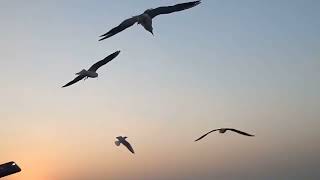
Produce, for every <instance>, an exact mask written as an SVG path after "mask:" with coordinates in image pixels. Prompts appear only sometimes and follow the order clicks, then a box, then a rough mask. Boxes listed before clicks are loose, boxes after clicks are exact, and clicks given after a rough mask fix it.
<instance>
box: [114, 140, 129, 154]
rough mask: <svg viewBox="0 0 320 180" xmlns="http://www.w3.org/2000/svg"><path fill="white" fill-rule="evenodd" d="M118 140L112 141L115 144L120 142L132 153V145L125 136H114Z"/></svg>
mask: <svg viewBox="0 0 320 180" xmlns="http://www.w3.org/2000/svg"><path fill="white" fill-rule="evenodd" d="M116 138H117V139H118V140H117V141H115V142H114V143H115V144H116V145H117V146H120V144H121V143H122V144H123V145H124V146H125V147H127V148H128V149H129V151H130V152H132V153H133V154H134V150H133V148H132V146H131V145H130V143H129V142H128V141H127V140H126V139H127V137H122V136H118V137H116Z"/></svg>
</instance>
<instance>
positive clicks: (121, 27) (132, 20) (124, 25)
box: [99, 16, 138, 41]
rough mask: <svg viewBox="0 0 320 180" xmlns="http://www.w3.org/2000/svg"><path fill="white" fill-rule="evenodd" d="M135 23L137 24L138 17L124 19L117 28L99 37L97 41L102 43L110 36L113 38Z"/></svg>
mask: <svg viewBox="0 0 320 180" xmlns="http://www.w3.org/2000/svg"><path fill="white" fill-rule="evenodd" d="M136 22H138V17H137V16H133V17H132V18H129V19H126V20H124V21H123V22H122V23H120V25H119V26H117V27H115V28H113V29H111V30H110V31H108V32H107V33H105V34H103V35H101V36H100V37H101V39H99V41H102V40H104V39H107V38H109V37H111V36H114V35H116V34H118V33H119V32H121V31H123V30H125V29H127V28H128V27H130V26H132V25H134V24H135V23H136Z"/></svg>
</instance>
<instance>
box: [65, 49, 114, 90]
mask: <svg viewBox="0 0 320 180" xmlns="http://www.w3.org/2000/svg"><path fill="white" fill-rule="evenodd" d="M119 53H120V51H116V52H114V53H112V54H110V55H109V56H107V57H106V58H104V59H102V60H101V61H98V62H96V63H95V64H93V65H92V66H91V67H90V68H89V69H88V70H85V69H82V70H81V71H80V72H78V73H75V74H76V75H77V77H76V78H74V79H73V80H72V81H70V82H69V83H67V84H66V85H64V86H62V87H67V86H70V85H72V84H74V83H76V82H78V81H80V80H81V79H84V80H86V79H88V78H96V77H98V73H97V72H96V71H97V70H98V69H99V68H100V67H101V66H103V65H105V64H107V63H108V62H110V61H111V60H113V59H114V58H116V57H117V56H118V55H119Z"/></svg>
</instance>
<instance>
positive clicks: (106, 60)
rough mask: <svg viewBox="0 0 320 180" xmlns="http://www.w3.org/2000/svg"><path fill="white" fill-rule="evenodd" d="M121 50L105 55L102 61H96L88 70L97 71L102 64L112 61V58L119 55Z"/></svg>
mask: <svg viewBox="0 0 320 180" xmlns="http://www.w3.org/2000/svg"><path fill="white" fill-rule="evenodd" d="M119 53H120V51H116V52H114V53H112V54H110V55H109V56H107V57H105V58H104V59H102V60H101V61H98V62H96V63H95V64H94V65H92V66H91V67H90V68H89V69H88V71H91V72H96V71H97V70H98V69H99V68H100V67H101V66H103V65H105V64H107V63H108V62H110V61H111V60H112V59H114V58H115V57H117V56H118V55H119Z"/></svg>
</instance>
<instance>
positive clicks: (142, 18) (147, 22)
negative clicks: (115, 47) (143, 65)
mask: <svg viewBox="0 0 320 180" xmlns="http://www.w3.org/2000/svg"><path fill="white" fill-rule="evenodd" d="M200 3H201V0H199V1H192V2H186V3H181V4H176V5H174V6H163V7H158V8H155V9H148V10H146V11H144V13H142V14H140V15H138V16H133V17H131V18H129V19H126V20H124V21H123V22H122V23H120V25H118V26H117V27H115V28H113V29H111V30H110V31H109V32H107V33H105V34H103V35H101V36H100V37H101V39H100V40H99V41H102V40H104V39H107V38H109V37H111V36H114V35H115V34H118V33H119V32H121V31H123V30H125V29H127V28H129V27H130V26H132V25H134V24H135V23H138V24H141V25H142V26H143V27H144V29H145V30H147V31H149V32H150V33H151V34H152V35H153V27H152V19H153V18H154V17H156V16H158V15H160V14H170V13H173V12H177V11H182V10H185V9H189V8H192V7H194V6H197V5H198V4H200Z"/></svg>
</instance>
